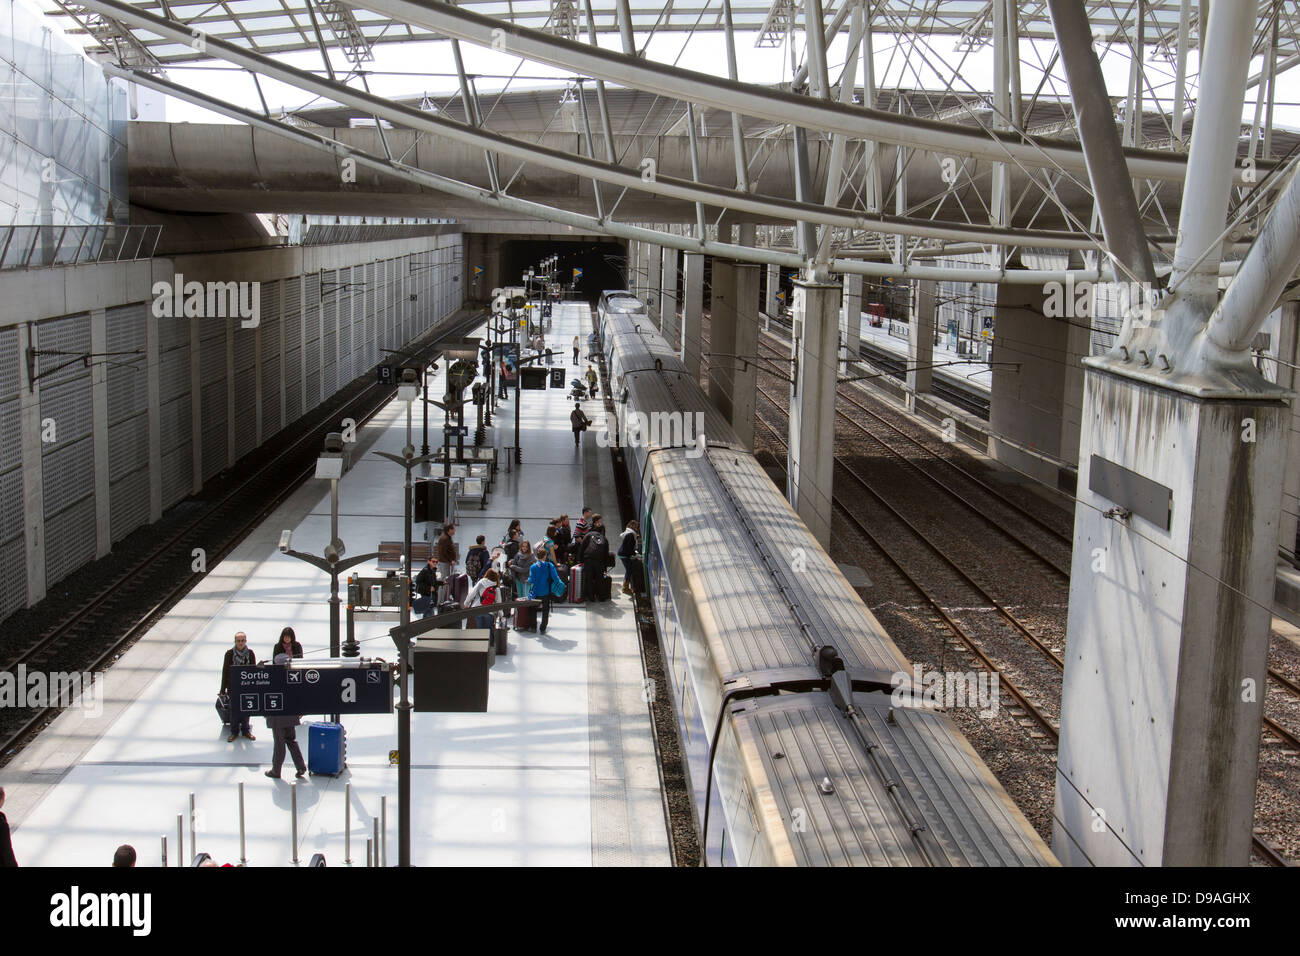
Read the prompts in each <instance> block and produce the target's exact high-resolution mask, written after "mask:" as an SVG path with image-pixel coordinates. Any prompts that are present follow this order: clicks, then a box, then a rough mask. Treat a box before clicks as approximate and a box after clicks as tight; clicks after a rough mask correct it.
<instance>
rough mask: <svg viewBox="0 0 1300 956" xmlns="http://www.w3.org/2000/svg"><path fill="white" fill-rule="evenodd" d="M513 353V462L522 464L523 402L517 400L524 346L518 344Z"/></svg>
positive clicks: (522, 368)
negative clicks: (520, 445) (515, 357)
mask: <svg viewBox="0 0 1300 956" xmlns="http://www.w3.org/2000/svg"><path fill="white" fill-rule="evenodd" d="M515 354H516V355H517V356H518V361H517V362H516V363H515V464H516V465H522V464H523V463H524V450H523V449H522V448H520V447H519V406H520V405H522V404H523V402H521V401H520V400H519V382H520V380H521V379H522V378H523V377H524V376H523V374H522V373H523V370H524V366H523V356H524V348H523V346H522V345H520V346H518V348H517V350H516V353H515Z"/></svg>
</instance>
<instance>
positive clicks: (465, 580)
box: [447, 573, 469, 606]
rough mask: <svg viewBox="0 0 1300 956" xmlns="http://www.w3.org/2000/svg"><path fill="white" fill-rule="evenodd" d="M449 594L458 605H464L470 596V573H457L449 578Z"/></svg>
mask: <svg viewBox="0 0 1300 956" xmlns="http://www.w3.org/2000/svg"><path fill="white" fill-rule="evenodd" d="M447 594H448V596H449V597H450V598H451V599H452V600H454V601H455V602H456V604H457V605H458V606H459V605H463V604H464V603H465V598H467V597H469V575H468V574H460V573H456V574H453V575H452V576H451V577H450V578H448V580H447Z"/></svg>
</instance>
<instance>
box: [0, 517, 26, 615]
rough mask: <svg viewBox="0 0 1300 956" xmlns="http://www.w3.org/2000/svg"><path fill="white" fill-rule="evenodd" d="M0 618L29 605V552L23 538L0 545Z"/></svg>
mask: <svg viewBox="0 0 1300 956" xmlns="http://www.w3.org/2000/svg"><path fill="white" fill-rule="evenodd" d="M0 580H3V581H4V586H3V587H0V618H4V617H8V616H9V615H10V614H12V613H13V612H14V611H17V610H19V609H20V608H22V607H24V606H25V605H26V604H27V551H26V547H25V545H24V544H23V539H22V538H21V537H19V538H16V539H15V540H13V541H10V542H8V543H7V544H0Z"/></svg>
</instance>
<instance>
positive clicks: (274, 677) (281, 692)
mask: <svg viewBox="0 0 1300 956" xmlns="http://www.w3.org/2000/svg"><path fill="white" fill-rule="evenodd" d="M230 710H231V712H232V714H238V715H239V716H241V717H291V716H294V717H301V716H302V715H304V714H387V713H391V712H392V710H393V672H392V670H390V669H389V667H388V665H386V664H364V665H359V666H358V665H356V664H351V663H349V664H348V665H344V666H341V667H340V666H338V665H337V664H334V663H332V662H331V663H328V664H322V665H321V666H317V667H313V666H310V665H305V664H296V665H294V666H292V667H290V666H288V665H285V664H263V665H258V666H249V667H231V668H230Z"/></svg>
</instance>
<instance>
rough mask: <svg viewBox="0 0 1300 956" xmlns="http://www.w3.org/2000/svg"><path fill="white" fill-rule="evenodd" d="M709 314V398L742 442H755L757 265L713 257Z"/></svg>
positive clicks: (751, 443) (747, 443) (748, 444)
mask: <svg viewBox="0 0 1300 956" xmlns="http://www.w3.org/2000/svg"><path fill="white" fill-rule="evenodd" d="M709 315H710V324H709V330H710V331H709V400H710V401H711V402H713V404H714V406H715V407H716V408H717V409H718V410H719V411H720V412H722V413H723V414H724V415H726V416H727V420H728V421H729V422H730V423H731V427H732V429H733V430H734V431H735V432H736V436H737V437H738V438H739V439H740V440H741V442H743V443H744V444H745V446H746V447H748V448H753V447H754V394H755V392H756V391H757V388H758V365H757V363H756V358H757V352H758V266H755V265H749V264H747V263H739V262H731V261H729V260H725V259H714V260H713V296H712V301H711V304H710V309H709Z"/></svg>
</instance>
